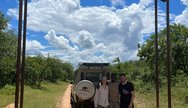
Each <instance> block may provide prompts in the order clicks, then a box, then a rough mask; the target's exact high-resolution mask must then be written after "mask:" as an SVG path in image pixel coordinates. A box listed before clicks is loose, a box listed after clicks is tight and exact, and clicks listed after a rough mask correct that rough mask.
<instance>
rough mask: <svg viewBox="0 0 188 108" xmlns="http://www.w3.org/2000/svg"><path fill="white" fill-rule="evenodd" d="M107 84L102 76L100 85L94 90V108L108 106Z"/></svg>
mask: <svg viewBox="0 0 188 108" xmlns="http://www.w3.org/2000/svg"><path fill="white" fill-rule="evenodd" d="M107 84H108V82H107V78H106V77H105V76H104V77H103V78H102V80H101V85H99V87H98V88H97V89H96V92H95V97H94V105H95V108H107V107H108V105H109V102H108V91H109V88H108V85H107Z"/></svg>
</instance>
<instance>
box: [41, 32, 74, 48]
mask: <svg viewBox="0 0 188 108" xmlns="http://www.w3.org/2000/svg"><path fill="white" fill-rule="evenodd" d="M44 38H45V39H46V40H48V42H49V43H50V44H51V45H53V46H55V47H57V48H60V49H63V50H75V48H74V47H72V46H71V45H70V41H69V40H68V39H67V38H65V37H64V36H57V35H56V33H55V31H54V30H50V31H49V32H48V33H47V34H46V35H45V36H44Z"/></svg>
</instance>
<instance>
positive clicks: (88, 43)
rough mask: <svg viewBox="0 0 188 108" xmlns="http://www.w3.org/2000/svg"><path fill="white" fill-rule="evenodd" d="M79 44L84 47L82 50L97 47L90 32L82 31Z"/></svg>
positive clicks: (79, 35) (79, 34)
mask: <svg viewBox="0 0 188 108" xmlns="http://www.w3.org/2000/svg"><path fill="white" fill-rule="evenodd" d="M77 43H78V44H79V45H80V46H81V47H82V48H93V47H95V45H96V44H95V41H94V39H93V37H92V36H91V34H90V33H89V32H88V31H85V30H83V31H80V32H79V33H78V38H77Z"/></svg>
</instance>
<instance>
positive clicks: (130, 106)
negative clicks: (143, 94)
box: [128, 91, 135, 108]
mask: <svg viewBox="0 0 188 108" xmlns="http://www.w3.org/2000/svg"><path fill="white" fill-rule="evenodd" d="M131 94H132V96H131V102H130V104H129V107H128V108H132V107H133V106H132V105H133V102H134V98H135V92H134V91H131Z"/></svg>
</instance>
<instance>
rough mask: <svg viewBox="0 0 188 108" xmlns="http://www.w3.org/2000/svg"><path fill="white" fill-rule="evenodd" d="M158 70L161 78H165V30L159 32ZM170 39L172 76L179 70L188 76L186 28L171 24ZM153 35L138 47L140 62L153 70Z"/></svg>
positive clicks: (187, 31)
mask: <svg viewBox="0 0 188 108" xmlns="http://www.w3.org/2000/svg"><path fill="white" fill-rule="evenodd" d="M158 36H159V40H158V41H159V59H158V61H159V69H160V73H161V74H162V75H163V76H166V71H165V70H166V67H165V64H166V55H167V53H166V52H167V51H166V28H165V29H163V30H161V31H160V32H159V35H158ZM170 38H171V59H172V72H173V73H172V75H173V76H176V74H177V73H178V72H179V71H178V70H181V71H182V72H184V73H186V74H187V75H188V43H187V39H188V28H186V27H185V26H183V25H179V24H173V25H171V26H170ZM154 41H155V35H151V37H150V38H149V39H148V40H146V42H145V43H144V44H143V45H141V46H140V48H139V51H138V56H139V57H140V60H142V61H145V62H146V63H147V64H148V65H149V66H150V68H151V70H154V64H155V46H154Z"/></svg>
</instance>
